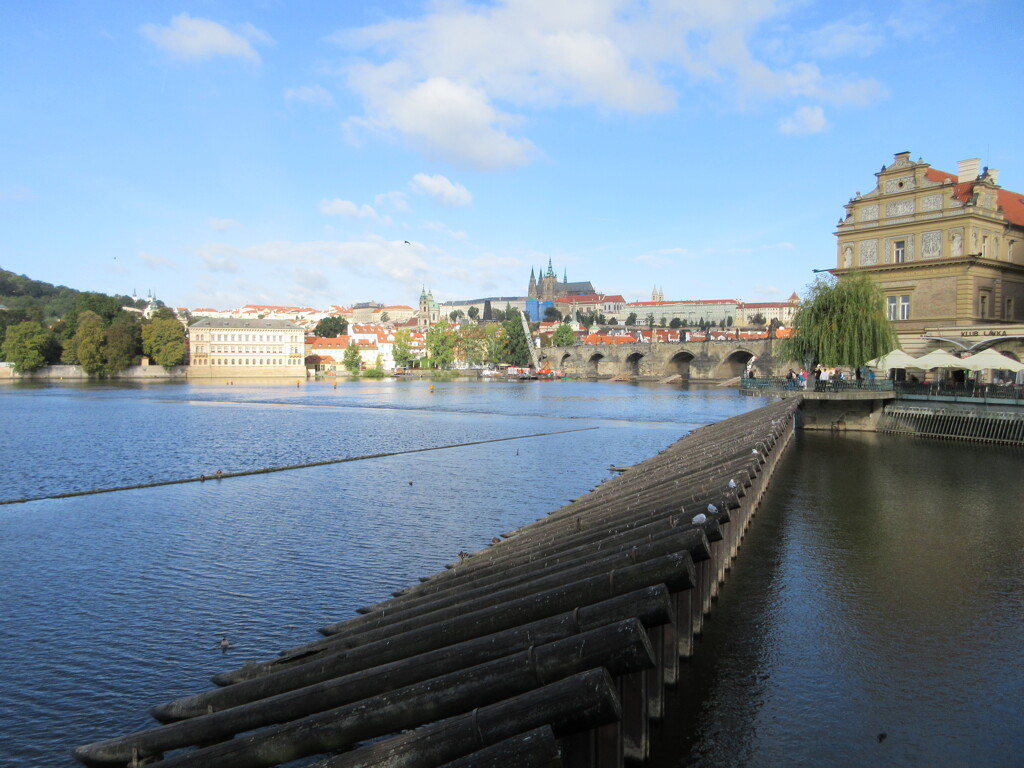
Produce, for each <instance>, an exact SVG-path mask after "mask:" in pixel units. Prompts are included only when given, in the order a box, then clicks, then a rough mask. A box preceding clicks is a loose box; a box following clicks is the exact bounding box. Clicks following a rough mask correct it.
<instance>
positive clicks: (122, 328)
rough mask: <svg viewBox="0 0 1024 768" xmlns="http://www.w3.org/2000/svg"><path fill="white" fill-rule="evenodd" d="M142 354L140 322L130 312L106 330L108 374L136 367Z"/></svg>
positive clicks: (105, 349) (104, 353)
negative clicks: (132, 366)
mask: <svg viewBox="0 0 1024 768" xmlns="http://www.w3.org/2000/svg"><path fill="white" fill-rule="evenodd" d="M141 353H142V331H141V328H140V327H139V322H138V321H137V320H136V319H135V318H134V317H132V315H131V314H130V313H128V312H125V313H124V314H122V315H121V316H120V317H118V318H116V319H115V320H114V322H112V323H111V324H110V325H109V326H108V327H107V329H106V345H105V348H104V352H103V355H104V358H105V362H106V369H107V372H108V373H118V372H120V371H123V370H124V369H125V368H127V367H129V366H131V365H135V363H136V362H138V357H139V355H140V354H141Z"/></svg>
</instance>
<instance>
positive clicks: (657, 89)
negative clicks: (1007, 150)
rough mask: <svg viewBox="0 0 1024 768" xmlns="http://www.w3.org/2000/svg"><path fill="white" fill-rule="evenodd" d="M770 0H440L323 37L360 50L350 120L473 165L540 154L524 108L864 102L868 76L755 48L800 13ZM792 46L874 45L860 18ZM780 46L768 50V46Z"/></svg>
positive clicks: (821, 51) (872, 85)
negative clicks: (826, 69)
mask: <svg viewBox="0 0 1024 768" xmlns="http://www.w3.org/2000/svg"><path fill="white" fill-rule="evenodd" d="M799 7H800V3H791V2H781V1H780V0H685V1H683V0H560V2H557V3H552V2H550V1H549V0H494V1H493V2H489V3H475V2H470V0H446V2H438V3H435V4H432V5H430V6H429V8H430V10H428V12H426V13H425V14H424V15H422V16H420V17H418V18H413V19H407V20H396V21H386V22H383V23H380V24H376V25H372V26H367V27H364V28H361V29H357V30H352V31H345V32H341V33H338V34H336V35H334V36H332V37H331V39H332V40H333V41H334V42H336V43H339V44H341V45H343V46H345V47H346V48H348V49H349V51H351V52H354V53H355V54H356V55H357V56H358V57H359V59H358V60H357V61H356V62H355V63H353V64H351V65H349V66H348V67H347V68H346V69H344V70H343V72H344V75H345V77H346V78H347V81H348V86H349V87H350V88H351V89H352V90H353V91H354V92H355V93H356V94H357V95H359V97H360V98H361V99H362V102H363V108H364V111H363V114H362V115H358V116H354V117H351V118H350V119H349V120H348V121H346V123H345V127H346V130H347V131H348V132H349V133H350V135H351V136H352V137H353V139H354V140H355V139H356V138H357V137H358V135H359V134H360V133H371V134H372V133H383V134H391V135H399V136H401V137H404V138H405V139H406V140H407V141H408V142H410V143H411V144H412V145H413V146H415V147H416V148H417V149H419V150H420V151H422V152H424V153H425V154H428V155H432V156H437V157H440V158H443V159H445V160H447V161H450V162H453V163H457V164H461V165H464V166H470V167H473V168H480V169H498V168H509V167H514V166H517V165H522V164H524V163H527V162H530V161H531V160H533V159H534V158H536V157H538V156H539V155H540V154H541V153H540V152H539V150H538V149H537V148H536V147H535V146H534V144H533V143H532V142H531V141H530V140H529V139H528V138H527V137H526V136H525V135H523V134H524V131H525V127H526V126H528V123H527V121H526V118H527V115H528V111H529V110H540V109H556V108H560V107H579V106H588V107H592V108H595V109H597V110H600V111H604V112H631V113H639V114H647V113H654V112H662V111H666V110H670V109H672V108H674V106H675V104H676V102H677V101H678V100H680V98H682V97H685V95H686V94H685V92H686V91H690V90H696V89H702V88H704V89H706V88H710V89H713V90H716V91H717V92H718V93H719V94H720V98H721V99H722V100H723V101H724V102H726V103H729V102H733V103H735V104H739V105H742V104H744V103H745V102H748V101H750V102H754V101H765V100H773V99H778V100H791V99H808V98H812V99H815V100H817V101H820V102H824V103H834V104H849V105H863V104H870V103H873V102H874V101H877V100H878V99H880V98H882V97H883V96H884V95H885V91H884V89H883V88H882V86H881V85H880V84H879V83H877V82H876V81H874V80H872V79H870V78H861V77H857V76H850V75H847V74H845V73H838V74H833V73H823V72H822V71H821V70H820V68H819V66H818V64H817V63H816V62H815V61H813V60H808V61H796V62H795V63H792V64H789V65H786V66H780V65H776V64H774V63H773V62H771V61H769V60H768V59H767V58H765V57H763V56H762V57H759V56H758V55H757V54H755V51H762V50H768V49H769V48H770V46H769V45H765V40H764V38H765V37H766V36H767V35H768V34H769V33H771V32H772V31H773V30H774V29H776V28H777V27H778V26H779V25H780V24H783V23H784V22H785V20H786V16H787V14H791V13H794V12H796V11H798V10H799ZM803 42H804V45H802V46H801V47H800V50H805V51H809V52H810V53H811V54H813V55H812V58H813V56H817V57H818V58H822V59H825V58H828V59H832V58H835V56H836V55H838V53H839V52H853V51H865V50H867V49H869V48H871V47H872V46H876V45H877V44H878V36H877V35H876V34H875V33H874V32H873V31H872V29H871V27H870V26H868V25H867V24H861V23H858V22H856V21H850V20H847V21H843V22H836V23H835V24H832V25H828V26H825V27H822V28H821V29H819V30H818V32H817V34H816V35H815V36H813V37H812V38H808V37H807V36H804V39H803ZM776 50H777V48H776Z"/></svg>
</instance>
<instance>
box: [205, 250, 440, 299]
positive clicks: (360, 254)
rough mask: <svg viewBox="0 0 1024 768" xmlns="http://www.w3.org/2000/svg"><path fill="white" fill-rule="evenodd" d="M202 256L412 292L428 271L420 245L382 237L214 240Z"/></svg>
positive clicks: (214, 261) (212, 261) (210, 260)
mask: <svg viewBox="0 0 1024 768" xmlns="http://www.w3.org/2000/svg"><path fill="white" fill-rule="evenodd" d="M200 256H201V258H202V259H203V261H204V263H206V264H207V265H210V264H232V265H237V264H238V263H239V262H241V261H249V260H254V261H258V262H262V263H266V264H282V265H288V266H289V268H291V269H300V268H302V269H307V270H308V269H312V268H314V267H320V268H331V269H335V270H342V271H345V272H348V273H349V274H351V275H352V276H353V277H356V278H367V279H381V278H383V279H386V280H391V281H393V282H396V283H401V284H403V285H404V286H405V287H406V288H407V289H408V290H410V291H411V290H413V288H416V289H417V290H418V287H417V286H418V285H419V283H420V282H422V281H423V280H424V279H425V276H426V275H427V274H428V272H429V270H428V269H427V264H426V262H425V261H424V259H423V255H422V249H421V248H419V247H412V248H410V247H409V246H408V245H405V243H404V242H402V241H392V240H384V239H383V238H379V237H369V238H367V239H365V240H360V241H337V240H321V241H311V242H298V243H293V242H288V241H276V242H269V243H262V244H259V245H253V246H248V247H236V246H232V245H227V244H224V243H211V244H208V245H205V246H203V247H202V248H201V249H200ZM208 268H211V269H212V267H209V266H208ZM410 286H411V287H410Z"/></svg>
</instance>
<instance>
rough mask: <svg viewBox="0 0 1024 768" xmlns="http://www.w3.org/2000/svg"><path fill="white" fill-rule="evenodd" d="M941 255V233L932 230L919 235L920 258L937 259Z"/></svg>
mask: <svg viewBox="0 0 1024 768" xmlns="http://www.w3.org/2000/svg"><path fill="white" fill-rule="evenodd" d="M941 255H942V232H941V231H939V230H937V229H936V230H933V231H931V232H922V233H921V258H922V259H937V258H939V257H940V256H941Z"/></svg>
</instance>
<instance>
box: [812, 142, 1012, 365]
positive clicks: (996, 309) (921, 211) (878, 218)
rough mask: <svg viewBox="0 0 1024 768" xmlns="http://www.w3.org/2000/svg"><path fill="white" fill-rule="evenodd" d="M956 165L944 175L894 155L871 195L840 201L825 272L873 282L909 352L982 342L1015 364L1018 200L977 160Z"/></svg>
mask: <svg viewBox="0 0 1024 768" xmlns="http://www.w3.org/2000/svg"><path fill="white" fill-rule="evenodd" d="M958 166H959V167H958V170H957V173H949V172H947V171H940V170H938V169H936V168H932V167H931V166H930V165H929V164H928V163H925V162H923V161H921V160H920V159H919V160H918V161H917V162H913V161H912V160H910V153H909V152H900V153H898V154H897V155H896V156H895V159H894V161H893V163H892V164H891V165H888V166H883V167H882V170H881V171H879V172H878V173H876V174H875V177H876V178H877V179H878V181H877V183H876V185H875V188H874V189H872V190H871V191H870V192H868V193H867V194H865V195H862V194H861V193H860V192H857V194H856V195H855V196H854V197H853V198H852V199H851V200H850V201H849V202H848V203H847V204H846V216H845V218H843V219H840V220H839V225H838V227H837V229H836V232H835V235H836V238H837V240H838V242H837V244H836V246H837V265H836V268H835V269H832V270H830V271H831V272H832V273H833V274H835V275H844V274H849V273H854V272H863V273H866V274H868V275H870V276H871V278H872V279H873V280H874V281H875V283H877V284H878V286H879V287H880V288H881V289H882V292H883V294H884V295H885V302H886V310H887V312H888V315H889V319H890V320H892V321H893V324H894V326H895V329H896V333H897V335H898V336H899V340H900V344H901V346H902V347H903V349H904V351H906V352H908V353H909V354H911V355H914V356H919V355H922V354H924V353H926V352H928V351H930V350H932V349H935V348H936V346H937V345H936V342H937V341H941V340H949V341H950V342H951V343H947V344H944V345H941V346H943V348H945V349H950V348H952V349H960V348H961V346H963V347H964V348H966V347H969V346H970V345H971V343H976V342H984V341H986V340H987V342H988V343H985V344H983V345H982V346H991V347H994V348H995V349H996V350H997V351H1001V352H1008V353H1010V355H1011V356H1012V357H1014V359H1020V356H1021V353H1022V340H1024V324H1022V323H1024V194H1021V193H1019V192H1011V191H1010V190H1008V189H1003V188H1002V187H1000V186H999V184H998V181H999V172H998V171H996V170H995V169H990V168H982V167H980V166H981V161H980V160H978V159H972V160H963V161H961V162H960V163H959V164H958ZM965 326H967V327H968V328H965ZM975 337H976V338H975ZM954 339H955V341H952V340H954ZM980 348H981V346H979V347H978V348H977V349H980Z"/></svg>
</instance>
